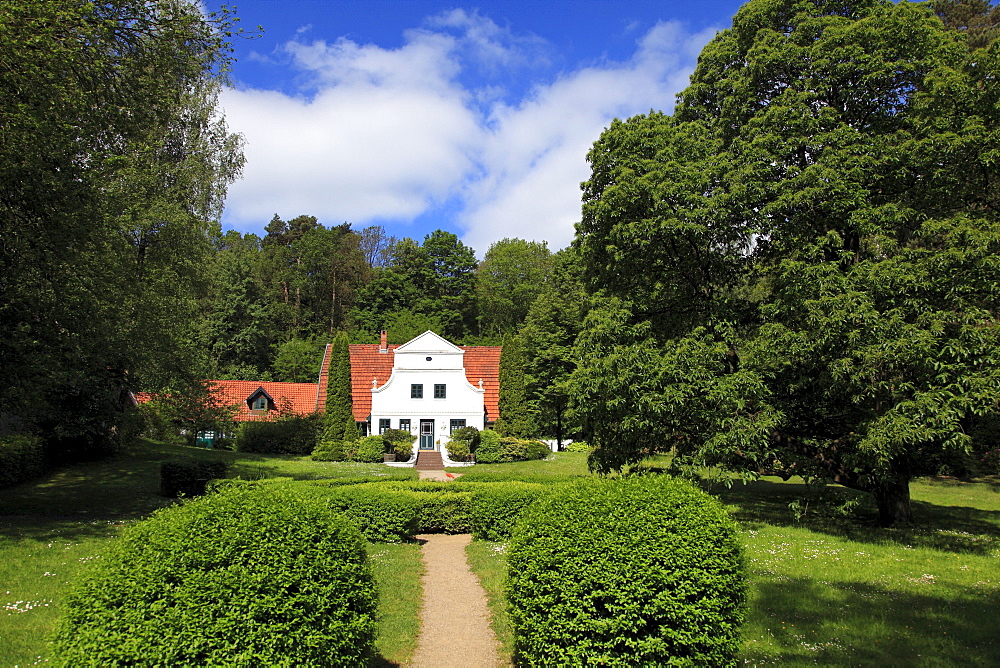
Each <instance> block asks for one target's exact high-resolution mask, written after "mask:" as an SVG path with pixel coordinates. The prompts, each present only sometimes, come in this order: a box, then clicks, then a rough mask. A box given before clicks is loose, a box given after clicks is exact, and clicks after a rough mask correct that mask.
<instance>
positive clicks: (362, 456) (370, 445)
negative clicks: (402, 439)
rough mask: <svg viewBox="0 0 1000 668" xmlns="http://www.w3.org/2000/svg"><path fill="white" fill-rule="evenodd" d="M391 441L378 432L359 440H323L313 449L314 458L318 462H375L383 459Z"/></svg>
mask: <svg viewBox="0 0 1000 668" xmlns="http://www.w3.org/2000/svg"><path fill="white" fill-rule="evenodd" d="M387 447H389V442H388V441H387V440H386V439H385V438H383V437H382V436H379V435H377V434H373V435H371V436H365V437H364V438H361V439H358V440H357V441H322V442H320V444H319V445H317V446H316V449H315V450H313V451H312V455H311V456H312V459H313V460H314V461H317V462H366V463H369V464H374V463H376V462H381V461H382V455H384V454H385V452H386V448H387Z"/></svg>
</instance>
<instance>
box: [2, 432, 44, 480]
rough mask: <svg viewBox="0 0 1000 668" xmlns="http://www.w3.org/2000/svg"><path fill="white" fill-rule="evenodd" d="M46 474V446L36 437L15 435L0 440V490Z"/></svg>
mask: <svg viewBox="0 0 1000 668" xmlns="http://www.w3.org/2000/svg"><path fill="white" fill-rule="evenodd" d="M43 473H45V446H44V445H43V444H42V440H41V439H40V438H38V437H36V436H27V435H24V434H13V435H11V436H4V437H2V438H0V488H3V487H11V486H13V485H17V484H19V483H22V482H26V481H28V480H32V479H34V478H37V477H38V476H40V475H42V474H43Z"/></svg>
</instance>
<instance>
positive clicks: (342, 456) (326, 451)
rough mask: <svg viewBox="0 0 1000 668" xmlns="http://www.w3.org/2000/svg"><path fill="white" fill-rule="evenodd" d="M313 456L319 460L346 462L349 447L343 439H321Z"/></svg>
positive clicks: (315, 459)
mask: <svg viewBox="0 0 1000 668" xmlns="http://www.w3.org/2000/svg"><path fill="white" fill-rule="evenodd" d="M311 457H312V459H313V460H314V461H317V462H346V461H347V448H346V447H344V442H343V441H327V440H323V441H320V442H319V444H318V445H317V446H316V449H315V450H313V451H312V453H311Z"/></svg>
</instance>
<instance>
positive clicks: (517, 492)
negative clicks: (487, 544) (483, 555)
mask: <svg viewBox="0 0 1000 668" xmlns="http://www.w3.org/2000/svg"><path fill="white" fill-rule="evenodd" d="M545 491H546V488H545V486H544V485H539V484H535V483H529V482H497V483H485V484H479V485H476V486H475V489H474V491H473V492H472V498H471V499H470V500H469V515H470V517H471V520H472V537H473V538H476V539H478V540H491V541H494V542H499V541H504V540H507V539H508V538H510V535H511V532H512V531H513V530H514V527H515V526H516V525H517V522H518V520H520V519H521V516H522V515H523V514H524V511H525V509H526V508H527V507H528V506H530V505H531V504H532V503H534V502H535V501H537V500H538V499H539V498H540V497H541V496H542V495H543V494H544V493H545Z"/></svg>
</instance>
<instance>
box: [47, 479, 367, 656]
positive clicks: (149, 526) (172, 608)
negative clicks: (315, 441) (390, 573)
mask: <svg viewBox="0 0 1000 668" xmlns="http://www.w3.org/2000/svg"><path fill="white" fill-rule="evenodd" d="M376 596H377V594H376V588H375V585H374V582H373V579H372V574H371V571H370V568H369V566H368V564H367V556H366V553H365V543H364V539H363V538H362V537H361V534H360V533H359V532H358V530H357V528H356V527H355V526H354V525H353V524H351V523H350V522H348V521H347V520H346V519H345V518H343V517H342V516H340V515H337V514H335V513H332V512H331V511H330V510H329V509H328V508H327V506H326V503H325V500H324V499H323V498H322V497H321V495H318V494H316V493H315V490H311V489H309V488H308V486H305V485H301V484H284V485H258V486H241V485H231V486H224V487H222V488H221V489H220V490H219V491H218V492H216V493H214V494H211V495H209V496H207V497H200V498H197V499H194V500H192V501H190V502H187V503H184V504H181V505H178V506H173V507H171V508H167V509H165V510H162V511H160V512H158V513H156V514H154V515H153V516H152V517H151V518H150V519H148V520H146V521H144V522H140V523H139V524H137V525H135V526H134V527H132V528H130V529H128V530H126V531H125V532H124V533H123V534H122V537H121V539H120V540H119V542H118V543H117V544H116V546H115V547H114V548H112V550H111V551H110V552H109V553H108V554H106V555H105V557H104V558H103V560H102V561H101V562H99V563H98V565H97V566H96V567H95V568H94V569H93V571H92V572H90V574H89V575H88V576H87V577H86V578H85V579H84V580H83V581H82V583H80V584H79V585H78V586H77V587H76V589H75V590H74V591H73V593H72V594H71V595H70V597H69V600H68V604H67V607H66V611H65V615H64V618H63V620H62V622H61V623H60V626H59V628H58V631H57V635H56V640H55V653H56V659H57V663H58V664H61V665H65V666H111V665H228V666H261V665H273V666H321V665H322V666H327V665H331V661H334V660H335V662H336V664H337V665H368V664H369V662H370V659H371V656H372V653H373V652H372V647H373V642H374V635H375V614H376ZM333 657H335V659H333Z"/></svg>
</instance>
